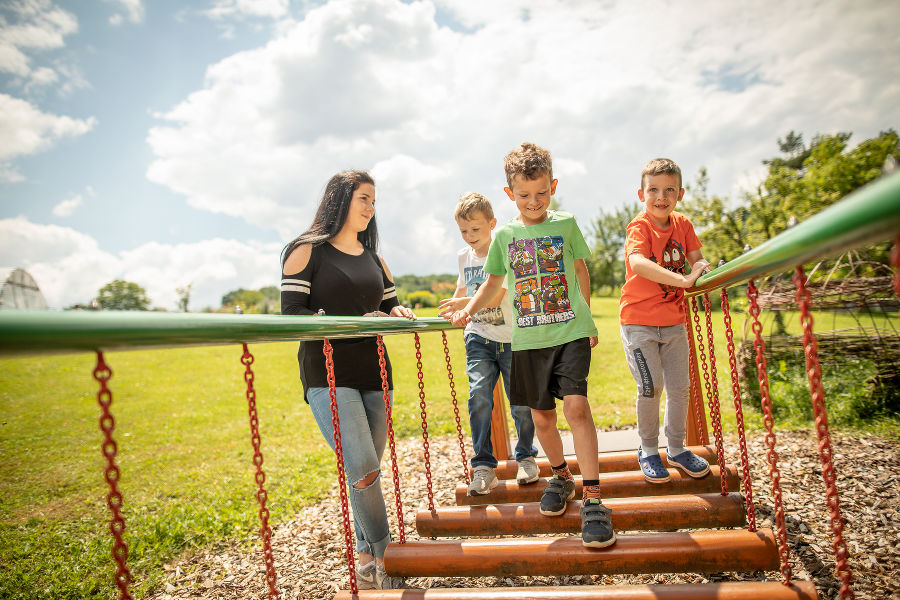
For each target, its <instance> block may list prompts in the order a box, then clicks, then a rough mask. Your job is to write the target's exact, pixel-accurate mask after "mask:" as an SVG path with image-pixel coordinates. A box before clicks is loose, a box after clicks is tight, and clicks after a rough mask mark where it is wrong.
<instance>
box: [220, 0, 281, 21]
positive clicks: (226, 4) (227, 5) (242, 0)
mask: <svg viewBox="0 0 900 600" xmlns="http://www.w3.org/2000/svg"><path fill="white" fill-rule="evenodd" d="M288 8H289V0H215V1H214V2H213V4H212V7H211V8H209V9H207V10H204V11H202V14H205V15H206V16H208V17H210V18H211V19H226V18H232V17H236V16H248V17H269V18H273V19H277V18H281V17H285V16H287V15H288Z"/></svg>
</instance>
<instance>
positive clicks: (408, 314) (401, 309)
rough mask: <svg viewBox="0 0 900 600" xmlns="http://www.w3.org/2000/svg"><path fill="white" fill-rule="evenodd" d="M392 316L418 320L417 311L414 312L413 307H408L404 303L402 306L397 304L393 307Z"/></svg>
mask: <svg viewBox="0 0 900 600" xmlns="http://www.w3.org/2000/svg"><path fill="white" fill-rule="evenodd" d="M381 314H384V313H381ZM391 316H392V317H403V318H404V319H409V320H411V321H415V320H416V313H414V312H413V311H412V309H410V308H407V307H405V306H403V305H402V304H401V305H400V306H395V307H394V308H392V309H391Z"/></svg>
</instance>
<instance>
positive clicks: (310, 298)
mask: <svg viewBox="0 0 900 600" xmlns="http://www.w3.org/2000/svg"><path fill="white" fill-rule="evenodd" d="M377 243H378V230H377V228H376V225H375V182H374V180H373V179H372V177H371V176H369V174H368V173H365V172H363V171H344V172H342V173H338V174H337V175H335V176H334V177H332V178H331V180H330V181H329V182H328V185H327V186H326V187H325V193H324V195H323V197H322V202H321V203H320V204H319V209H318V211H317V212H316V216H315V218H314V219H313V223H312V225H310V227H309V229H307V230H306V232H305V233H303V234H302V235H300V236H299V237H298V238H296V239H295V240H293V241H292V242H290V243H289V244H288V245H287V246H285V248H284V251H283V252H282V256H281V260H282V280H281V313H282V314H285V315H313V314H326V315H330V316H366V317H376V316H388V314H389V315H390V316H393V317H406V318H408V319H415V318H416V316H415V315H414V314H413V312H412V311H411V310H409V309H408V308H406V307H403V306H400V304H399V302H398V301H397V292H396V291H395V290H394V282H393V277H392V276H391V272H390V270H389V269H388V267H387V265H386V264H385V262H384V260H383V259H382V258H381V257H380V256H378V255H377V254H376V253H375V249H376V246H377ZM331 344H332V346H333V348H334V355H333V358H334V375H335V385H336V388H337V403H338V416H339V417H340V427H341V445H342V447H343V451H344V467H345V469H346V472H347V481H348V482H349V484H350V504H351V506H352V507H353V523H354V526H355V529H356V550H357V552H358V553H359V562H358V564H359V565H361V566H360V567H359V568H358V569H357V572H356V578H357V583H358V587H359V589H388V588H395V587H399V586H400V585H401V584H402V580H401V579H400V578H399V577H397V578H392V577H389V576H387V575H386V574H385V572H384V549H385V548H386V547H387V545H388V542H390V541H391V536H390V531H389V529H388V519H387V512H386V511H385V505H384V496H383V495H382V493H381V479H380V477H381V470H380V466H381V457H382V455H383V454H384V447H385V443H386V440H387V425H386V424H385V413H384V395H383V391H382V387H381V367H380V366H379V364H378V346H377V341H376V339H375V338H374V337H365V338H350V339H338V340H334V341H333V342H331ZM322 345H323V342H322V341H310V342H301V344H300V351H299V353H298V355H297V359H298V361H299V362H300V381H301V382H302V384H303V390H304V395H305V399H306V401H307V402H308V403H309V405H310V408H311V409H312V412H313V415H314V417H315V419H316V423H317V424H318V425H319V430H320V431H321V432H322V435H323V436H324V437H325V440H326V441H327V442H328V444H329V445H330V446H331V447H332V450H333V449H334V437H333V436H334V430H333V426H332V422H331V398H330V395H329V392H328V381H327V378H326V377H327V374H326V370H325V357H324V355H323V353H322ZM385 362H386V367H387V377H388V387H389V389H390V390H391V392H390V395H391V402H393V383H392V379H391V363H390V360H389V359H388V357H387V355H385Z"/></svg>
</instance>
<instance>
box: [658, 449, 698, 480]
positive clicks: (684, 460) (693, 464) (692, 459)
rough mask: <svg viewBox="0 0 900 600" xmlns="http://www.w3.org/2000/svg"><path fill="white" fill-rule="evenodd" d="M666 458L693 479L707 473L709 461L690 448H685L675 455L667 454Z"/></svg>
mask: <svg viewBox="0 0 900 600" xmlns="http://www.w3.org/2000/svg"><path fill="white" fill-rule="evenodd" d="M666 460H667V461H668V463H669V464H670V465H672V466H673V467H678V468H679V469H681V470H682V471H684V472H685V473H687V474H688V475H690V476H691V477H693V478H695V479H699V478H700V477H703V476H705V475H706V474H707V473H709V463H708V462H706V460H705V459H703V458H700V457H699V456H697V455H696V454H694V453H693V452H691V451H690V450H685V451H684V452H682V453H681V454H676V455H675V456H668V457H667V459H666Z"/></svg>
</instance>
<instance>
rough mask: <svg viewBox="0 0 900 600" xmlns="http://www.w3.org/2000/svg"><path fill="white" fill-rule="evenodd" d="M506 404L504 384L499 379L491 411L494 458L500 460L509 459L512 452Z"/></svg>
mask: <svg viewBox="0 0 900 600" xmlns="http://www.w3.org/2000/svg"><path fill="white" fill-rule="evenodd" d="M504 405H505V402H503V384H502V382H501V380H500V379H498V380H497V385H495V386H494V410H493V412H492V413H491V447H493V449H494V458H496V459H497V460H498V461H501V460H509V457H510V455H511V454H512V446H511V445H510V441H509V429H508V425H507V420H506V407H505V406H504Z"/></svg>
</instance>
